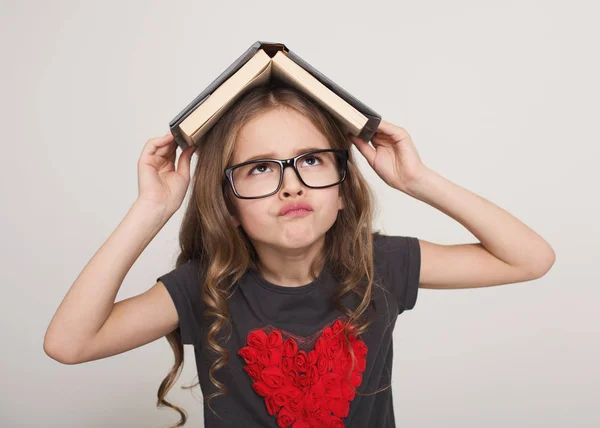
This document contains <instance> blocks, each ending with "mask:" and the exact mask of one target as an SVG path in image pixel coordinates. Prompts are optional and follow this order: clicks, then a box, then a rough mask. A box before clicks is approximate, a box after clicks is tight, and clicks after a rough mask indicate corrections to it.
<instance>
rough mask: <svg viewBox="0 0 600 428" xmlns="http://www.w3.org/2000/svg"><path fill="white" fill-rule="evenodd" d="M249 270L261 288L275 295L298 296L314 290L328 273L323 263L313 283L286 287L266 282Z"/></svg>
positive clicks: (256, 273) (252, 270) (255, 271)
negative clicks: (275, 293)
mask: <svg viewBox="0 0 600 428" xmlns="http://www.w3.org/2000/svg"><path fill="white" fill-rule="evenodd" d="M249 270H250V275H252V277H253V278H254V279H255V280H256V282H257V283H258V284H259V285H260V286H261V287H263V288H265V289H267V290H270V291H274V292H277V293H282V294H299V293H306V292H308V291H310V290H312V289H314V288H315V287H318V286H319V285H321V284H322V283H323V282H324V281H325V274H326V272H327V271H328V266H327V263H325V265H324V266H323V269H322V270H321V273H320V274H319V276H318V277H317V278H315V279H314V280H313V281H311V282H309V283H308V284H304V285H299V286H295V287H288V286H285V285H278V284H274V283H272V282H270V281H267V280H266V279H265V278H263V276H262V275H261V274H260V273H259V272H258V271H257V270H255V269H253V268H250V269H249Z"/></svg>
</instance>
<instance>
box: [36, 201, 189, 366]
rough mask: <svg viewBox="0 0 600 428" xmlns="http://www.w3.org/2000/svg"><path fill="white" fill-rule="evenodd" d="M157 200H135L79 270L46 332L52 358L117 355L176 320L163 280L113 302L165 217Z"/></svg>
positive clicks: (69, 360) (148, 339) (173, 325)
mask: <svg viewBox="0 0 600 428" xmlns="http://www.w3.org/2000/svg"><path fill="white" fill-rule="evenodd" d="M163 211H164V210H161V209H160V208H159V207H157V206H156V205H154V204H152V203H149V202H145V201H136V202H135V203H134V204H133V205H132V206H131V208H130V210H129V212H128V213H127V215H126V216H125V218H124V219H123V221H122V222H121V223H120V224H119V225H118V227H117V228H116V230H115V231H114V232H113V233H112V234H111V235H110V237H109V238H108V240H107V241H106V242H105V243H104V244H103V245H102V246H101V247H100V249H99V250H98V251H97V252H96V254H95V255H94V256H93V257H92V259H91V260H90V261H89V262H88V263H87V265H86V266H85V267H84V269H83V271H82V272H81V273H80V274H79V276H78V277H77V279H76V280H75V282H74V283H73V285H72V286H71V288H70V289H69V291H68V292H67V294H66V296H65V297H64V299H63V301H62V303H61V304H60V306H59V307H58V310H57V311H56V314H55V315H54V317H53V318H52V321H51V322H50V325H49V326H48V330H47V331H46V335H45V337H44V351H45V352H46V354H47V355H49V356H50V357H52V358H53V359H55V360H57V361H59V362H62V363H65V364H75V363H81V362H84V361H89V360H93V359H98V358H104V357H107V356H110V355H115V354H118V353H121V352H124V351H127V350H129V349H133V348H135V347H138V346H141V345H143V344H145V343H148V342H151V341H153V340H156V339H158V338H160V337H162V336H164V335H165V334H167V333H169V332H170V331H172V330H174V329H175V328H176V327H177V325H178V316H177V312H176V309H175V306H174V304H173V301H172V300H171V298H170V297H169V294H168V292H167V291H166V289H165V287H164V285H163V284H162V283H160V282H158V283H156V284H155V285H154V286H153V287H152V288H151V289H149V290H148V291H146V292H144V293H142V294H140V295H138V296H135V297H132V298H129V299H125V300H123V301H120V302H118V303H116V304H115V303H114V301H115V298H116V295H117V293H118V291H119V288H120V287H121V284H122V282H123V279H124V278H125V276H126V275H127V273H128V272H129V269H131V266H132V265H133V263H134V262H135V261H136V260H137V258H138V257H139V256H140V254H141V253H142V252H143V250H144V249H145V248H146V246H147V245H148V244H149V243H150V242H151V241H152V239H153V238H154V236H155V235H156V234H157V233H158V232H159V231H160V229H161V228H162V226H163V225H164V224H165V223H166V221H165V220H164V217H168V216H166V215H165V214H164V213H163Z"/></svg>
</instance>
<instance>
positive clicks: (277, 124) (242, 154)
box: [231, 110, 344, 248]
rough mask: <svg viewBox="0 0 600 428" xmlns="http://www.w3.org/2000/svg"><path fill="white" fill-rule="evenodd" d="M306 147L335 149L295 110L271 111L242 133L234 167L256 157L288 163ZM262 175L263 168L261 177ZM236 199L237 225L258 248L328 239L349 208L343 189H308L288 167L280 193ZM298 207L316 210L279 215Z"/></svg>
mask: <svg viewBox="0 0 600 428" xmlns="http://www.w3.org/2000/svg"><path fill="white" fill-rule="evenodd" d="M301 148H313V149H330V148H331V145H330V144H329V141H328V140H327V139H326V138H325V137H324V136H323V135H322V134H321V133H320V132H319V131H318V130H317V128H315V127H314V125H313V124H312V123H311V122H310V121H309V120H308V119H306V118H305V117H304V116H302V115H301V114H299V113H297V112H295V111H293V110H271V111H269V112H268V113H265V114H262V115H260V116H259V117H256V118H255V119H253V120H252V121H250V122H248V123H247V124H246V125H244V127H243V128H242V129H241V131H240V134H239V137H238V141H237V144H236V147H235V151H234V158H233V163H232V165H233V164H238V163H241V162H245V161H246V160H249V159H250V158H253V157H255V156H257V155H265V156H264V157H265V158H274V159H288V158H291V157H293V156H296V154H297V153H296V152H297V150H299V149H301ZM307 151H308V150H307ZM271 153H272V155H269V154H271ZM299 165H300V163H299ZM262 171H264V169H263V170H260V171H259V172H262ZM231 195H232V196H233V192H231ZM233 199H234V204H235V206H236V209H237V213H238V214H239V215H238V216H237V217H234V218H235V225H236V226H239V225H240V224H241V225H242V227H243V229H244V231H245V232H246V234H247V235H248V236H249V238H250V239H251V240H252V241H253V243H254V244H255V247H256V244H265V245H269V246H275V247H280V248H300V247H306V246H308V245H310V244H312V243H314V242H315V241H317V240H318V239H320V238H322V237H323V236H324V235H325V233H326V232H327V231H328V230H329V229H330V228H331V226H332V225H333V224H334V223H335V220H336V218H337V215H338V210H340V209H343V208H344V205H343V202H342V197H341V194H340V191H339V185H337V186H332V187H328V188H324V189H312V188H310V187H306V186H304V185H303V184H302V182H301V181H300V180H299V179H298V177H297V176H296V173H295V172H294V170H293V168H291V167H288V168H285V171H284V174H283V183H282V184H281V188H280V189H279V191H278V192H277V193H275V194H273V195H271V196H267V197H264V198H259V199H240V198H237V197H235V196H233ZM293 202H304V203H308V204H309V205H311V206H312V209H313V210H312V211H311V212H310V213H309V214H308V215H305V216H299V217H290V216H283V215H280V210H281V208H282V207H283V206H284V205H287V204H288V203H293ZM259 246H260V245H259Z"/></svg>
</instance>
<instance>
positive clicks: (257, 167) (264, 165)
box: [248, 163, 270, 175]
mask: <svg viewBox="0 0 600 428" xmlns="http://www.w3.org/2000/svg"><path fill="white" fill-rule="evenodd" d="M262 167H266V168H269V165H267V164H266V163H260V164H258V165H256V166H255V167H254V168H252V169H251V170H250V171H249V172H248V175H261V174H253V173H252V172H253V171H255V170H258V169H259V168H262ZM269 169H270V168H269Z"/></svg>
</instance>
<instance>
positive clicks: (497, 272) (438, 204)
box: [405, 168, 555, 289]
mask: <svg viewBox="0 0 600 428" xmlns="http://www.w3.org/2000/svg"><path fill="white" fill-rule="evenodd" d="M424 171H425V172H424V173H422V174H419V175H418V177H417V178H415V179H414V180H412V181H410V182H409V184H408V185H407V186H406V187H405V190H406V193H408V194H409V195H411V196H413V197H414V198H417V199H419V200H421V201H423V202H425V203H427V204H429V205H431V206H433V207H435V208H437V209H438V210H440V211H442V212H443V213H445V214H447V215H449V216H450V217H452V218H453V219H455V220H456V221H458V222H459V223H461V224H462V225H463V226H465V227H466V228H467V229H468V230H469V231H470V232H471V233H473V235H475V236H476V237H477V239H479V241H480V243H470V244H458V245H438V244H433V243H431V242H428V241H423V240H419V242H420V244H421V253H422V257H421V276H420V282H419V287H422V288H432V289H449V288H475V287H486V286H491V285H500V284H508V283H515V282H523V281H529V280H532V279H536V278H539V277H541V276H543V275H544V274H545V273H546V272H548V270H549V269H550V268H551V267H552V265H553V263H554V260H555V254H554V251H553V250H552V247H550V245H549V244H548V243H547V242H546V241H545V240H544V239H543V238H542V237H541V236H540V235H538V234H537V233H536V232H534V231H533V230H531V229H530V228H529V227H527V226H526V225H525V224H523V223H522V222H521V221H520V220H519V219H517V218H516V217H514V216H512V215H511V214H510V213H508V212H507V211H505V210H503V209H502V208H500V207H498V206H497V205H495V204H493V203H491V202H490V201H488V200H486V199H484V198H482V197H480V196H478V195H476V194H474V193H472V192H470V191H468V190H466V189H464V188H462V187H460V186H458V185H456V184H454V183H452V182H451V181H449V180H447V179H445V178H444V177H442V176H440V175H439V174H437V173H436V172H434V171H432V170H430V169H428V168H427V169H425V170H424Z"/></svg>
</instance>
